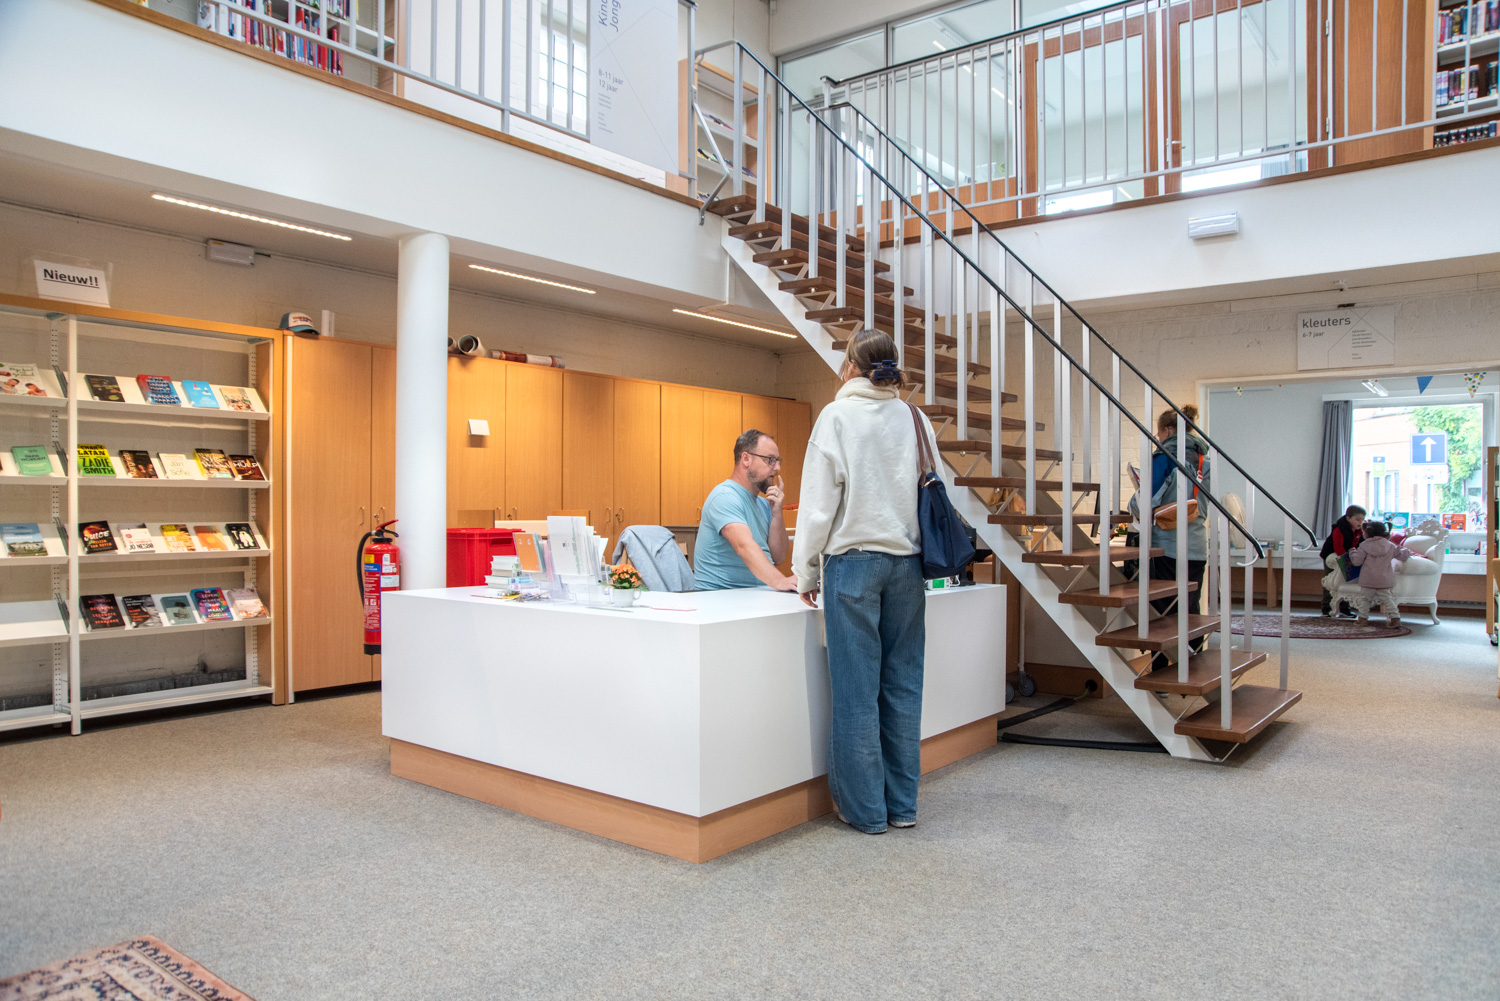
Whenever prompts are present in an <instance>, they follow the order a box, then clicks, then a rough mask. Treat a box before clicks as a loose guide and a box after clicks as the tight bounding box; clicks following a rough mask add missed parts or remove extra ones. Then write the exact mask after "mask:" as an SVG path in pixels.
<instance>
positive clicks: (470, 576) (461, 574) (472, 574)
mask: <svg viewBox="0 0 1500 1001" xmlns="http://www.w3.org/2000/svg"><path fill="white" fill-rule="evenodd" d="M515 534H516V533H515V530H514V529H511V528H450V529H448V586H449V587H472V586H474V585H476V584H483V583H484V578H485V577H486V576H488V574H489V572H490V558H491V557H494V556H514V555H516V543H515Z"/></svg>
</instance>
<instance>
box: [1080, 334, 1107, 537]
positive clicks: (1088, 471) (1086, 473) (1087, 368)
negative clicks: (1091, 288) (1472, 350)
mask: <svg viewBox="0 0 1500 1001" xmlns="http://www.w3.org/2000/svg"><path fill="white" fill-rule="evenodd" d="M1078 322H1079V323H1083V318H1082V317H1079V320H1078ZM1078 336H1079V352H1078V363H1079V364H1080V365H1082V366H1083V371H1084V372H1085V373H1086V374H1089V375H1092V374H1093V366H1092V365H1091V364H1090V363H1089V348H1090V346H1091V344H1092V343H1093V337H1091V336H1090V331H1089V328H1088V324H1086V323H1085V324H1083V329H1082V330H1081V331H1080V332H1079V335H1078ZM1080 387H1081V388H1082V389H1083V399H1082V400H1080V401H1079V403H1080V404H1081V405H1082V408H1083V412H1082V413H1080V414H1079V415H1078V417H1079V422H1080V423H1081V424H1082V425H1083V429H1084V430H1083V442H1082V445H1083V476H1082V477H1081V479H1082V480H1083V482H1085V483H1087V482H1089V481H1090V480H1092V479H1093V478H1094V452H1093V438H1092V437H1091V436H1090V435H1089V428H1090V427H1091V426H1092V425H1093V421H1092V419H1091V418H1092V417H1093V412H1092V409H1091V404H1092V402H1093V397H1092V396H1091V395H1090V394H1089V392H1088V382H1087V381H1086V380H1085V381H1084V382H1083V383H1081V384H1080ZM1099 526H1100V528H1101V529H1103V527H1104V522H1102V521H1101V522H1100V523H1099Z"/></svg>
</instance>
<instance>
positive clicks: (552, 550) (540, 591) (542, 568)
mask: <svg viewBox="0 0 1500 1001" xmlns="http://www.w3.org/2000/svg"><path fill="white" fill-rule="evenodd" d="M512 539H513V541H514V543H515V547H516V555H514V556H494V557H491V558H490V573H489V575H488V576H486V577H485V579H484V582H485V584H486V586H487V590H485V591H484V592H482V593H483V594H485V595H487V596H489V597H493V598H514V597H523V598H542V597H549V598H571V599H572V600H575V601H579V602H581V603H585V604H593V603H595V602H596V601H598V600H601V599H603V598H605V597H607V592H606V590H605V588H604V587H603V585H602V584H601V578H602V576H603V571H604V553H605V551H606V546H607V543H608V540H607V539H604V538H602V537H600V536H599V535H598V534H597V533H595V532H594V530H593V529H592V528H590V527H589V525H588V524H587V522H586V520H585V519H584V518H581V517H568V516H553V517H550V518H548V519H547V535H546V537H543V536H541V535H537V534H535V533H532V532H517V533H516V534H515V535H514V536H513V537H512Z"/></svg>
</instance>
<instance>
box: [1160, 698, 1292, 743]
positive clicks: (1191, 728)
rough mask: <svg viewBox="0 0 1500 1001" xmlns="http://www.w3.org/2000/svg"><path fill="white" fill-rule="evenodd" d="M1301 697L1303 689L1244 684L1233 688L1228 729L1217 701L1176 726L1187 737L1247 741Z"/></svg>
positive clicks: (1232, 741)
mask: <svg viewBox="0 0 1500 1001" xmlns="http://www.w3.org/2000/svg"><path fill="white" fill-rule="evenodd" d="M1163 690H1164V689H1163ZM1301 700H1302V693H1301V692H1299V691H1296V690H1295V689H1290V688H1286V689H1282V688H1269V687H1266V686H1263V685H1241V686H1239V687H1238V688H1236V689H1235V690H1234V700H1233V702H1232V703H1231V705H1230V714H1231V715H1230V724H1229V727H1228V728H1227V729H1226V728H1225V727H1223V726H1222V725H1221V724H1220V718H1221V712H1222V707H1221V706H1220V705H1219V704H1218V703H1217V702H1212V703H1209V704H1208V705H1206V706H1204V707H1203V708H1202V709H1199V710H1198V711H1197V712H1195V713H1193V714H1192V715H1191V716H1188V717H1185V718H1184V719H1181V720H1178V721H1177V726H1176V727H1175V728H1174V729H1175V730H1176V731H1177V732H1178V733H1179V734H1181V735H1182V736H1184V737H1197V738H1199V739H1200V740H1227V741H1229V742H1230V743H1234V744H1244V743H1247V742H1248V741H1250V740H1252V739H1253V738H1254V737H1255V735H1256V734H1258V733H1260V732H1261V731H1262V730H1264V729H1265V728H1266V727H1267V726H1268V725H1270V723H1271V721H1272V720H1274V719H1275V718H1276V717H1278V716H1280V715H1281V714H1282V713H1284V712H1286V711H1287V710H1288V709H1290V708H1291V707H1292V706H1294V705H1296V704H1297V703H1298V702H1300V701H1301Z"/></svg>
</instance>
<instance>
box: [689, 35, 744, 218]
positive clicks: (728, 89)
mask: <svg viewBox="0 0 1500 1001" xmlns="http://www.w3.org/2000/svg"><path fill="white" fill-rule="evenodd" d="M748 62H749V61H748V60H747V63H748ZM751 65H753V64H751ZM696 68H697V83H698V110H699V111H700V113H701V117H695V120H694V122H693V136H694V150H693V154H694V158H695V160H696V163H697V170H696V176H697V178H698V188H699V191H698V195H699V197H704V196H707V195H708V193H709V192H711V191H712V190H713V189H714V186H715V185H716V184H718V183H719V182H720V181H721V180H723V181H724V185H723V187H721V188H720V189H719V197H721V198H722V197H728V196H729V195H730V194H731V193H732V191H733V188H732V184H733V181H734V179H733V177H732V176H731V175H730V170H731V166H732V161H733V159H734V103H735V91H734V73H733V72H732V71H730V70H725V69H723V68H721V67H719V66H715V65H714V64H713V63H711V62H708V61H707V60H706V59H704V58H702V57H699V59H698V60H697V63H696ZM746 74H747V76H748V74H749V70H748V69H747V70H746ZM743 87H744V89H743V91H742V93H741V95H740V98H739V99H740V102H741V104H742V105H743V108H744V111H743V114H744V121H745V154H744V159H745V163H744V164H743V166H742V168H741V169H742V170H743V172H744V179H745V184H746V186H747V188H748V187H749V186H751V185H753V184H754V183H756V182H757V181H758V180H759V175H760V135H761V132H760V128H759V123H760V104H759V102H760V94H759V92H758V91H757V90H756V88H755V85H754V84H752V83H750V82H749V80H748V79H747V80H745V81H744V82H743ZM715 144H717V146H715ZM716 149H717V151H718V155H715V150H716Z"/></svg>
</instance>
